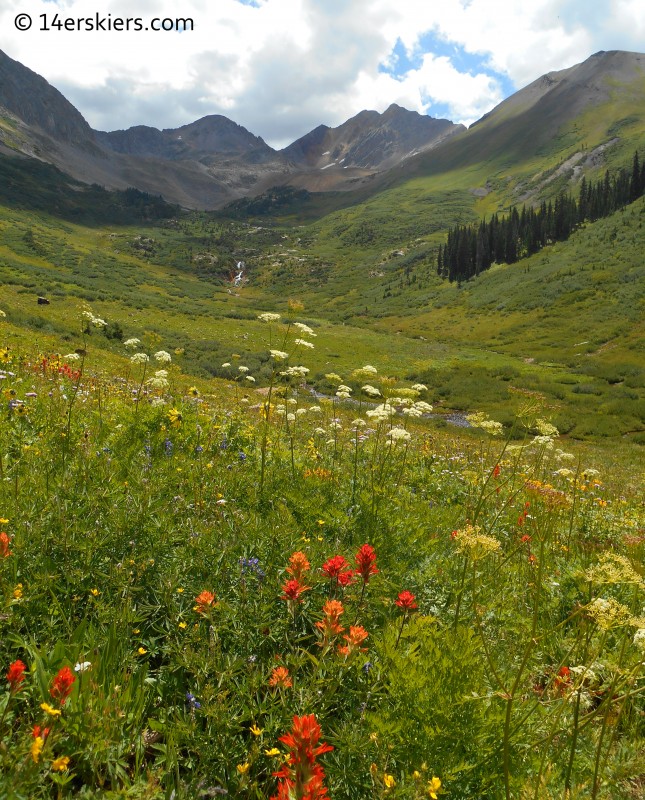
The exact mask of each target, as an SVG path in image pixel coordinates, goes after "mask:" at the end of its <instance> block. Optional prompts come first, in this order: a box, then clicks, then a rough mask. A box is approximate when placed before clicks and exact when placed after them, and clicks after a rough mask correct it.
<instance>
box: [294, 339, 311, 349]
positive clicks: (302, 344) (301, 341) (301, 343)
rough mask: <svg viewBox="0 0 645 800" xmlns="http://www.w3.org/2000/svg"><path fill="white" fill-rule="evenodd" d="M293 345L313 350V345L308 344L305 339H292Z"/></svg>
mask: <svg viewBox="0 0 645 800" xmlns="http://www.w3.org/2000/svg"><path fill="white" fill-rule="evenodd" d="M294 343H295V344H296V345H299V346H300V347H308V348H309V349H310V350H313V349H314V346H313V344H312V343H311V342H308V341H307V340H306V339H294Z"/></svg>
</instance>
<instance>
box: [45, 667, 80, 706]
mask: <svg viewBox="0 0 645 800" xmlns="http://www.w3.org/2000/svg"><path fill="white" fill-rule="evenodd" d="M75 680H76V676H75V675H74V673H73V672H72V670H71V669H70V668H69V667H63V668H62V669H59V670H58V674H57V675H56V677H55V678H54V680H53V681H52V685H51V686H50V688H49V694H50V695H51V696H52V697H53V698H54V700H58V701H59V702H60V704H61V705H62V704H63V703H64V702H65V701H66V700H67V698H68V697H69V696H70V694H71V691H72V684H73V683H74V681H75Z"/></svg>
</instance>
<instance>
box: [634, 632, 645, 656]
mask: <svg viewBox="0 0 645 800" xmlns="http://www.w3.org/2000/svg"><path fill="white" fill-rule="evenodd" d="M633 641H634V647H635V648H636V649H637V650H639V651H640V652H641V653H643V655H645V628H639V629H638V630H637V631H636V633H635V634H634V639H633Z"/></svg>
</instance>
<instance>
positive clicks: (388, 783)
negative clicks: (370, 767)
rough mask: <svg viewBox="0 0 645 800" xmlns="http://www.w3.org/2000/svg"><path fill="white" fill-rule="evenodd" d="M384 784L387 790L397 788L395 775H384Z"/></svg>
mask: <svg viewBox="0 0 645 800" xmlns="http://www.w3.org/2000/svg"><path fill="white" fill-rule="evenodd" d="M383 783H384V784H385V788H386V789H392V788H393V787H394V786H396V781H395V780H394V775H388V773H387V772H386V773H385V775H383Z"/></svg>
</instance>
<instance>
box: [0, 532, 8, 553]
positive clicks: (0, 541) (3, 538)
mask: <svg viewBox="0 0 645 800" xmlns="http://www.w3.org/2000/svg"><path fill="white" fill-rule="evenodd" d="M10 542H11V540H10V539H9V537H8V536H7V534H6V533H5V532H4V531H2V533H0V556H2V557H3V558H8V557H9V556H10V555H11V550H9V544H10Z"/></svg>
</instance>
